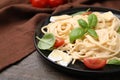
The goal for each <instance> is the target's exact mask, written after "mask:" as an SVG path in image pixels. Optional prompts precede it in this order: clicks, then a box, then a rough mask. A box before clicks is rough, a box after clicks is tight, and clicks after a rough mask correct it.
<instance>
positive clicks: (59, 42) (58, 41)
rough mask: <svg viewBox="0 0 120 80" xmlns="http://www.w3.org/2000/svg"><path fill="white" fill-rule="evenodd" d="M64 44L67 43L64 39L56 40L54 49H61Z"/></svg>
mask: <svg viewBox="0 0 120 80" xmlns="http://www.w3.org/2000/svg"><path fill="white" fill-rule="evenodd" d="M64 43H65V41H64V39H62V38H56V41H55V44H54V47H55V48H57V47H60V46H62V45H63V44H64Z"/></svg>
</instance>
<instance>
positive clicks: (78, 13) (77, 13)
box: [71, 11, 85, 16]
mask: <svg viewBox="0 0 120 80" xmlns="http://www.w3.org/2000/svg"><path fill="white" fill-rule="evenodd" d="M84 12H85V11H80V12H76V13H74V14H72V15H71V16H75V15H81V14H83V13H84Z"/></svg>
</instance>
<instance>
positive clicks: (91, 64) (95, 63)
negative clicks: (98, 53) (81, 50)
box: [83, 58, 106, 69]
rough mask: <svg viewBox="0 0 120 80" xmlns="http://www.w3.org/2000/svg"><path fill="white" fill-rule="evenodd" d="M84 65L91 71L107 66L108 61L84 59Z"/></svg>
mask: <svg viewBox="0 0 120 80" xmlns="http://www.w3.org/2000/svg"><path fill="white" fill-rule="evenodd" d="M83 63H84V64H85V66H86V67H88V68H90V69H100V68H103V67H104V66H105V65H106V60H105V59H100V58H84V59H83Z"/></svg>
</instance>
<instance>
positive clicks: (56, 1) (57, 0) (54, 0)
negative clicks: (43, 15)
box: [49, 0, 64, 7]
mask: <svg viewBox="0 0 120 80" xmlns="http://www.w3.org/2000/svg"><path fill="white" fill-rule="evenodd" d="M63 3H64V1H63V0H49V5H50V7H57V6H59V5H62V4H63Z"/></svg>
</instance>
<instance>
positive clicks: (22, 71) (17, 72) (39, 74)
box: [0, 51, 120, 80]
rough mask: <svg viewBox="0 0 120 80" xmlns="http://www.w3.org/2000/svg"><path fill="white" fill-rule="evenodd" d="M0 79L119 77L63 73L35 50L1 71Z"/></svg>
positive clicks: (45, 79)
mask: <svg viewBox="0 0 120 80" xmlns="http://www.w3.org/2000/svg"><path fill="white" fill-rule="evenodd" d="M0 80H120V78H119V77H113V78H111V77H104V78H103V77H102V78H99V79H98V78H97V79H92V78H91V79H90V78H87V77H83V76H79V77H75V76H71V75H67V74H65V73H64V74H63V73H62V72H60V71H58V70H57V69H55V68H53V67H52V66H50V65H48V64H47V63H46V62H45V61H44V60H43V59H42V58H41V57H40V55H39V54H38V53H37V52H36V51H35V52H33V53H32V54H31V55H29V56H28V57H26V58H25V59H23V60H22V61H20V62H18V63H17V64H14V65H12V66H10V67H9V68H7V69H6V70H4V71H3V72H1V73H0Z"/></svg>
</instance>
